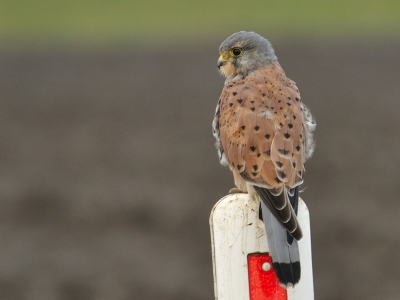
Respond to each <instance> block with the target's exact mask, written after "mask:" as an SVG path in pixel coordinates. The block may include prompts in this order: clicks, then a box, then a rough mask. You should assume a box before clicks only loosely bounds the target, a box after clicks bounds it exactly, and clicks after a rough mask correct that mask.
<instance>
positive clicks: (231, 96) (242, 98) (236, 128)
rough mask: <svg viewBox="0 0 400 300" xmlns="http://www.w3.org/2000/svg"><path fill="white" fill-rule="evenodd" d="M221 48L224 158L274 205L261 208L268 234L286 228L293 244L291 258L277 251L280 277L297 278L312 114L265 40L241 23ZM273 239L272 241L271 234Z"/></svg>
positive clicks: (241, 183) (219, 121) (218, 131)
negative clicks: (301, 198) (300, 198)
mask: <svg viewBox="0 0 400 300" xmlns="http://www.w3.org/2000/svg"><path fill="white" fill-rule="evenodd" d="M219 52H220V58H219V60H218V67H219V69H220V71H221V73H222V74H223V75H224V76H225V77H226V81H225V85H224V88H223V90H222V93H221V96H220V98H219V101H218V104H217V108H216V112H215V117H214V121H213V132H214V136H215V138H216V146H217V150H218V154H219V159H220V162H221V164H222V165H224V166H229V168H230V169H231V170H232V172H233V175H234V180H235V185H236V186H237V188H238V189H239V190H242V191H244V192H246V191H247V192H249V193H250V194H251V196H253V197H255V198H257V199H259V198H260V199H261V200H262V203H263V205H265V210H269V212H270V213H271V218H273V220H272V223H271V222H270V221H269V220H265V218H268V217H269V215H268V214H267V213H264V211H263V218H264V222H265V224H266V230H267V233H268V231H269V230H270V231H271V230H273V228H274V227H275V228H277V229H275V234H273V233H272V232H271V235H274V236H275V237H276V236H277V234H276V231H277V230H280V229H283V230H284V231H283V234H282V238H284V239H286V244H287V246H288V249H280V250H279V251H282V252H284V251H286V252H287V251H289V254H288V255H287V256H288V257H289V258H287V257H283V258H282V255H280V253H278V254H279V255H278V256H277V255H275V257H274V256H272V259H273V262H274V264H273V265H274V269H275V271H276V273H277V275H278V278H279V280H280V281H281V283H282V284H284V285H286V286H288V285H294V284H296V283H297V282H298V281H299V279H300V262H299V254H298V248H297V241H296V240H299V239H301V237H302V232H301V228H300V226H299V225H298V222H297V218H296V213H297V201H298V186H299V185H300V184H302V183H303V175H304V171H305V169H304V163H305V161H306V159H308V158H309V157H311V155H312V153H313V150H314V143H313V138H312V131H313V130H314V129H315V122H314V119H313V117H312V115H311V113H310V111H309V110H308V108H307V107H306V106H305V105H304V104H303V102H302V100H301V97H300V93H299V90H298V88H297V86H296V84H295V82H293V81H292V80H290V79H289V78H287V77H286V74H285V72H284V71H283V69H282V68H281V66H280V64H279V63H278V61H277V58H276V56H275V53H274V50H273V48H272V46H271V44H270V43H269V41H268V40H266V39H264V38H263V37H261V36H260V35H258V34H256V33H253V32H244V31H241V32H238V33H235V34H233V35H232V36H230V37H228V38H227V39H226V40H225V41H224V42H223V43H222V44H221V46H220V49H219ZM274 222H275V223H276V224H278V225H276V224H275V223H274ZM267 223H268V224H270V226H267ZM271 227H272V228H271ZM285 232H286V234H285ZM268 242H269V246H270V248H272V246H273V245H270V244H271V243H274V241H270V240H269V241H268ZM275 242H276V241H275ZM292 252H293V253H292ZM297 258H298V259H297ZM295 259H297V260H298V261H296V260H295ZM288 260H289V261H288ZM297 263H298V266H297ZM288 266H289V267H288ZM286 273H288V274H286Z"/></svg>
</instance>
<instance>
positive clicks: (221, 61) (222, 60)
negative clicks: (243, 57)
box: [217, 54, 228, 69]
mask: <svg viewBox="0 0 400 300" xmlns="http://www.w3.org/2000/svg"><path fill="white" fill-rule="evenodd" d="M227 62H228V60H227V59H226V58H225V56H224V55H222V54H221V55H220V57H219V58H218V62H217V64H218V69H221V67H222V66H224V65H225V64H226V63H227Z"/></svg>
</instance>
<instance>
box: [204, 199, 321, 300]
mask: <svg viewBox="0 0 400 300" xmlns="http://www.w3.org/2000/svg"><path fill="white" fill-rule="evenodd" d="M259 205H260V204H259V202H258V201H252V200H251V199H250V197H249V196H248V195H247V194H232V195H228V196H225V197H223V198H222V199H221V200H220V201H218V202H217V203H216V204H215V206H214V208H213V209H212V212H211V216H210V227H211V243H212V254H213V267H214V294H215V299H218V300H249V282H248V280H249V279H248V270H247V255H248V254H251V253H267V252H268V244H267V237H266V236H265V229H264V224H263V222H262V221H261V220H260V219H259V217H258V210H259ZM298 221H299V223H300V226H301V229H302V231H303V238H302V239H301V240H300V241H299V250H300V260H301V279H300V282H299V283H298V284H297V285H296V286H295V287H294V288H289V289H288V290H287V296H288V300H312V299H314V287H313V274H312V261H311V238H310V219H309V212H308V209H307V206H306V204H305V203H304V201H303V200H301V199H299V209H298ZM265 300H268V299H265Z"/></svg>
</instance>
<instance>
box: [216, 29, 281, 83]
mask: <svg viewBox="0 0 400 300" xmlns="http://www.w3.org/2000/svg"><path fill="white" fill-rule="evenodd" d="M219 55H220V56H219V59H218V69H219V70H220V72H221V74H223V75H224V76H225V77H227V78H228V79H230V78H234V77H236V76H239V77H246V76H247V75H248V74H249V73H251V72H253V71H255V70H257V69H259V68H261V67H264V66H266V65H268V64H269V63H270V62H272V61H274V60H276V59H277V58H276V56H275V53H274V49H273V48H272V46H271V43H270V42H269V41H268V40H267V39H265V38H263V37H262V36H261V35H259V34H257V33H254V32H246V31H240V32H237V33H234V34H232V35H231V36H230V37H228V38H227V39H226V40H225V41H224V42H223V43H222V44H221V46H220V47H219Z"/></svg>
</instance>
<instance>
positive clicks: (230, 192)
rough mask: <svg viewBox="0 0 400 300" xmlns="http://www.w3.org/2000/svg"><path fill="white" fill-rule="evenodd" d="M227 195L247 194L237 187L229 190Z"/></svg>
mask: <svg viewBox="0 0 400 300" xmlns="http://www.w3.org/2000/svg"><path fill="white" fill-rule="evenodd" d="M229 194H247V191H244V190H241V189H238V188H237V187H234V188H231V189H230V190H229Z"/></svg>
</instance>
